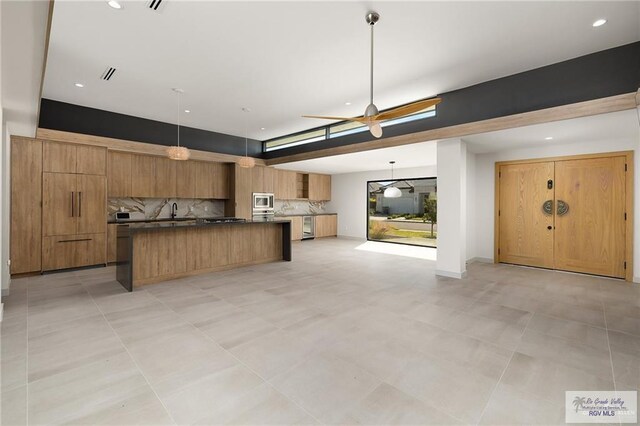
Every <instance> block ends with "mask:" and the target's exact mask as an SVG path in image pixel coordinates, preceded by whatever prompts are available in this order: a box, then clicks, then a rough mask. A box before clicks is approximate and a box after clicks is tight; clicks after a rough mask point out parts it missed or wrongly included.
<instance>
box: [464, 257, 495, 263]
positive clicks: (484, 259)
mask: <svg viewBox="0 0 640 426" xmlns="http://www.w3.org/2000/svg"><path fill="white" fill-rule="evenodd" d="M467 263H493V259H491V258H489V257H472V258H471V259H469V260H467Z"/></svg>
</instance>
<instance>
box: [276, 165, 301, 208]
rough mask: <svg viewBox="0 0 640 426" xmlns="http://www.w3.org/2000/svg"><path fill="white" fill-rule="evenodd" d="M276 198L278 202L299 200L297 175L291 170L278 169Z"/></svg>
mask: <svg viewBox="0 0 640 426" xmlns="http://www.w3.org/2000/svg"><path fill="white" fill-rule="evenodd" d="M276 182H277V185H276V188H275V190H276V191H275V196H276V199H278V200H293V199H295V198H297V173H296V172H292V171H290V170H279V169H276Z"/></svg>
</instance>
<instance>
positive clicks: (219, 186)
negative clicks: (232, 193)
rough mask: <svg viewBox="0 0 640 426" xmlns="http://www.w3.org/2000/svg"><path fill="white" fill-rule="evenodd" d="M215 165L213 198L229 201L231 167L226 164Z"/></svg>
mask: <svg viewBox="0 0 640 426" xmlns="http://www.w3.org/2000/svg"><path fill="white" fill-rule="evenodd" d="M211 164H213V169H214V172H213V177H214V179H213V198H217V199H228V198H229V175H230V171H229V170H230V169H229V166H228V165H227V164H225V163H211Z"/></svg>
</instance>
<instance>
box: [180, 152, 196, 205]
mask: <svg viewBox="0 0 640 426" xmlns="http://www.w3.org/2000/svg"><path fill="white" fill-rule="evenodd" d="M175 163H176V197H177V198H196V180H197V177H196V167H195V161H176V162H175Z"/></svg>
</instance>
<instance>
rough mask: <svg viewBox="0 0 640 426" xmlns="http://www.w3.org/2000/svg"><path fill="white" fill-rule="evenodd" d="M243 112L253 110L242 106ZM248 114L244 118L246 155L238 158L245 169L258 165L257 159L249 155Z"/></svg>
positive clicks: (239, 163) (239, 164)
mask: <svg viewBox="0 0 640 426" xmlns="http://www.w3.org/2000/svg"><path fill="white" fill-rule="evenodd" d="M242 112H244V113H246V114H248V113H249V112H251V110H250V109H249V108H242ZM247 120H248V118H247V116H245V119H244V157H240V159H239V160H238V166H240V167H242V168H244V169H250V168H252V167H254V166H255V165H256V159H255V158H253V157H249V139H248V137H247Z"/></svg>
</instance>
